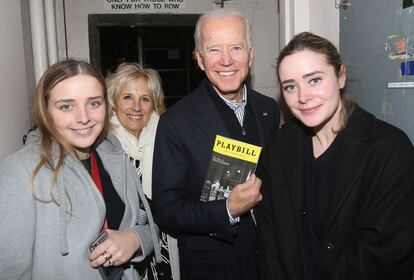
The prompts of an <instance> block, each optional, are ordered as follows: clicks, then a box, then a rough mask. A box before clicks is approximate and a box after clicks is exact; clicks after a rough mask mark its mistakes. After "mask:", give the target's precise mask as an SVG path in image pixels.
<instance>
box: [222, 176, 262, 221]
mask: <svg viewBox="0 0 414 280" xmlns="http://www.w3.org/2000/svg"><path fill="white" fill-rule="evenodd" d="M261 185H262V181H261V180H260V179H259V178H257V177H256V175H254V174H252V175H250V177H249V179H247V181H246V182H245V183H243V184H240V185H237V186H235V187H234V188H233V190H232V191H231V192H230V195H229V198H228V200H227V206H228V208H229V212H230V215H231V216H232V217H233V218H236V217H239V216H241V215H242V214H244V213H246V212H247V211H249V210H250V209H252V208H253V207H254V206H256V205H257V204H258V203H259V202H260V201H261V200H262V194H261V193H260V187H261Z"/></svg>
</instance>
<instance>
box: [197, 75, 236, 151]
mask: <svg viewBox="0 0 414 280" xmlns="http://www.w3.org/2000/svg"><path fill="white" fill-rule="evenodd" d="M207 83H208V81H206V80H205V81H203V83H202V84H201V85H200V87H199V88H198V90H197V92H196V94H195V95H194V98H193V100H194V101H193V102H194V106H193V122H194V124H195V126H196V127H198V128H199V129H200V130H201V131H202V132H203V133H204V134H205V135H206V137H207V138H208V141H209V143H211V144H213V142H214V139H215V137H216V135H217V134H220V135H223V136H226V137H230V135H229V132H228V131H227V128H226V126H225V124H224V121H223V119H222V118H221V116H220V114H219V112H218V110H217V108H216V106H214V103H213V101H212V100H211V99H210V97H209V96H208V92H207V87H208V86H209V85H208V84H207Z"/></svg>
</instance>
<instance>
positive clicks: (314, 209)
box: [302, 134, 342, 280]
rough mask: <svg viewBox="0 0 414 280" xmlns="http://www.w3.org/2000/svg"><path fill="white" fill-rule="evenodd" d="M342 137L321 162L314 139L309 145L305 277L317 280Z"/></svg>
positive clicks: (305, 202)
mask: <svg viewBox="0 0 414 280" xmlns="http://www.w3.org/2000/svg"><path fill="white" fill-rule="evenodd" d="M341 138H342V137H341V134H339V135H337V137H336V138H335V139H334V141H333V142H332V144H331V145H330V146H329V147H328V149H327V150H326V151H325V152H324V153H323V154H322V155H320V156H319V157H318V158H314V156H313V145H312V137H310V136H309V137H308V141H307V142H306V144H305V146H306V147H305V151H306V154H307V156H306V159H307V160H306V164H305V165H304V166H305V173H304V174H305V186H304V188H305V191H304V201H303V206H304V207H303V212H302V213H303V215H304V220H303V221H304V228H303V229H304V264H305V275H306V276H305V277H306V279H309V280H316V279H318V278H317V275H318V267H319V265H320V262H321V256H322V250H323V242H324V228H325V226H326V223H327V218H328V216H329V213H327V209H328V205H329V201H330V199H331V195H332V189H333V186H336V183H337V182H336V181H337V178H336V176H335V174H337V168H338V166H339V165H338V162H337V161H336V160H335V154H336V150H337V147H338V144H339V143H340V142H341Z"/></svg>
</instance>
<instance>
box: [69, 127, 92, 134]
mask: <svg viewBox="0 0 414 280" xmlns="http://www.w3.org/2000/svg"><path fill="white" fill-rule="evenodd" d="M90 130H91V128H84V129H74V130H73V132H75V133H76V134H79V135H85V134H88V133H89V132H90Z"/></svg>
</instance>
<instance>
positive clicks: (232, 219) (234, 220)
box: [226, 199, 240, 226]
mask: <svg viewBox="0 0 414 280" xmlns="http://www.w3.org/2000/svg"><path fill="white" fill-rule="evenodd" d="M227 202H228V200H227V199H226V210H227V215H228V216H229V221H230V225H232V226H233V225H235V224H237V223H239V222H240V217H235V218H234V217H233V216H232V215H231V214H230V212H229V207H228V205H227Z"/></svg>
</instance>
